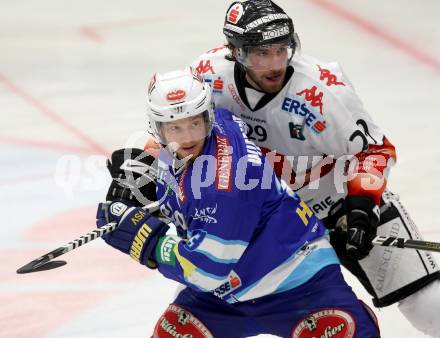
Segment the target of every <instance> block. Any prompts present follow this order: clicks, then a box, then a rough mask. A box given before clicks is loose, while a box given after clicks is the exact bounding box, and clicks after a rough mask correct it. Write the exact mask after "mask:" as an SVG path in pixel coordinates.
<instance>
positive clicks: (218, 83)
mask: <svg viewBox="0 0 440 338" xmlns="http://www.w3.org/2000/svg"><path fill="white" fill-rule="evenodd" d="M212 93H213V94H217V95H223V80H222V78H221V77H220V76H219V77H217V78H216V79H215V80H214V81H213V82H212Z"/></svg>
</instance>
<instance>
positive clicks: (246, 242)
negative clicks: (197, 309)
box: [155, 109, 339, 303]
mask: <svg viewBox="0 0 440 338" xmlns="http://www.w3.org/2000/svg"><path fill="white" fill-rule="evenodd" d="M215 119H216V120H215V123H214V128H213V132H212V133H211V135H210V136H209V137H208V138H207V140H206V143H205V145H204V149H203V154H202V155H200V156H199V157H197V158H196V159H195V160H194V161H192V162H191V163H188V164H186V165H185V166H183V167H181V168H180V169H179V168H178V169H176V164H175V163H174V164H173V162H175V161H173V160H172V157H171V156H170V155H169V154H168V153H167V152H166V151H162V152H161V154H160V159H159V163H160V172H161V174H160V180H159V181H158V188H157V196H158V199H159V200H160V201H161V211H162V214H163V215H165V216H166V217H168V218H169V219H170V220H171V221H172V222H173V223H174V224H175V225H176V227H177V231H178V234H179V236H165V237H163V238H161V240H160V241H159V243H158V245H157V247H156V251H155V258H156V260H157V262H158V268H159V271H160V272H161V273H162V274H163V275H164V276H165V277H168V278H171V279H174V280H176V281H178V282H180V283H183V284H186V285H188V286H189V287H191V288H194V289H196V290H199V291H202V292H211V293H213V294H214V295H216V296H217V297H219V298H221V299H223V300H225V301H227V302H229V303H233V302H237V301H246V300H249V299H254V298H258V297H262V296H265V295H268V294H273V293H279V292H283V291H286V290H289V289H292V288H295V287H297V286H299V285H301V284H304V283H306V282H307V281H308V280H309V279H310V278H311V277H312V276H313V275H314V274H316V273H317V272H318V271H319V270H321V269H322V268H323V267H325V266H328V265H330V264H339V261H338V259H337V257H336V254H335V252H334V250H333V249H332V247H331V245H330V243H329V242H328V240H327V237H326V230H325V228H324V226H323V225H322V224H321V223H320V221H319V220H318V219H317V218H316V217H315V215H314V214H313V213H312V211H311V210H310V209H309V208H308V206H307V205H306V204H305V202H304V201H302V200H300V198H299V197H298V196H297V195H295V194H294V193H291V192H287V191H286V188H285V187H284V186H283V185H282V184H281V182H280V181H279V180H278V179H277V178H276V176H275V175H274V173H273V170H272V166H271V164H270V163H269V161H267V159H266V158H265V157H264V156H263V155H262V153H261V151H260V149H259V148H258V147H256V146H255V145H254V144H253V143H252V142H251V141H249V140H248V139H247V137H246V126H245V125H244V124H243V122H242V121H241V120H240V119H238V118H237V117H235V116H234V115H233V114H232V113H231V112H229V111H227V110H223V109H217V110H216V112H215Z"/></svg>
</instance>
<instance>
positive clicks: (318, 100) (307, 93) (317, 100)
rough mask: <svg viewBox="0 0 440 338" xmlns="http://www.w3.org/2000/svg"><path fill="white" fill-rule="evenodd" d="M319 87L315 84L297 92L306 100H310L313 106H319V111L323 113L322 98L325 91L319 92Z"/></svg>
mask: <svg viewBox="0 0 440 338" xmlns="http://www.w3.org/2000/svg"><path fill="white" fill-rule="evenodd" d="M317 90H318V87H316V86H313V87H312V88H306V89H304V90H303V91H300V92H298V93H296V95H299V96H304V98H305V99H306V101H308V102H310V104H311V105H312V107H317V108H319V112H320V113H321V115H323V113H322V98H323V97H324V93H323V92H319V93H317Z"/></svg>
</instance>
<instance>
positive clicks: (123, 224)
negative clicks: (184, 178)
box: [96, 201, 169, 269]
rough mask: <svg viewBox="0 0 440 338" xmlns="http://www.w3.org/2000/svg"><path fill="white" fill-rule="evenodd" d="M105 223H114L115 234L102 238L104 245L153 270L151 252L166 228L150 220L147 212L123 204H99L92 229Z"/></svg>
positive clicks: (152, 218)
mask: <svg viewBox="0 0 440 338" xmlns="http://www.w3.org/2000/svg"><path fill="white" fill-rule="evenodd" d="M109 222H116V223H118V227H117V228H116V230H114V231H112V232H110V233H108V234H105V235H104V236H102V238H103V239H104V240H105V241H106V243H107V244H109V245H111V246H112V247H114V248H116V249H118V250H120V251H122V252H124V253H126V254H128V255H130V257H131V258H133V259H134V260H136V261H138V262H139V263H140V264H143V265H146V266H147V267H149V268H151V269H154V268H156V267H157V264H156V262H155V261H154V259H153V255H154V249H155V247H156V244H157V242H158V240H159V238H160V237H161V236H164V235H165V233H166V232H167V231H168V229H169V226H168V225H167V224H165V223H164V222H162V221H160V220H158V219H157V218H156V217H154V216H151V215H150V214H149V213H148V212H147V211H145V210H143V209H142V208H138V207H131V206H130V205H127V204H125V203H123V202H120V201H116V202H111V203H100V204H99V206H98V211H97V214H96V225H97V227H98V228H99V227H102V226H103V225H105V224H107V223H109Z"/></svg>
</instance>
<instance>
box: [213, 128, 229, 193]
mask: <svg viewBox="0 0 440 338" xmlns="http://www.w3.org/2000/svg"><path fill="white" fill-rule="evenodd" d="M216 140H217V142H216V145H215V158H216V160H217V170H216V175H215V186H216V188H217V190H218V191H227V192H230V191H231V190H232V147H231V145H230V144H229V141H228V139H227V138H226V137H221V136H219V135H216Z"/></svg>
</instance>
